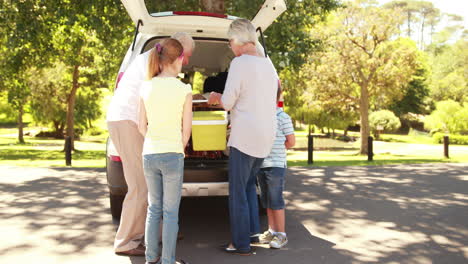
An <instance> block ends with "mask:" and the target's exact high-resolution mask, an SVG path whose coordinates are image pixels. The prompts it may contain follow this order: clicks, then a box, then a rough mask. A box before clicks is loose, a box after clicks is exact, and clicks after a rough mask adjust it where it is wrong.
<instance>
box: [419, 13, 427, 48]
mask: <svg viewBox="0 0 468 264" xmlns="http://www.w3.org/2000/svg"><path fill="white" fill-rule="evenodd" d="M425 22H426V13H423V17H422V24H421V45H420V47H419V49H421V50H424V27H425V26H426V25H425Z"/></svg>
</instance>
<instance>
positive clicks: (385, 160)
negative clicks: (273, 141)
mask: <svg viewBox="0 0 468 264" xmlns="http://www.w3.org/2000/svg"><path fill="white" fill-rule="evenodd" d="M357 152H358V150H351V151H350V150H341V151H340V150H335V151H325V150H321V151H314V153H313V154H314V157H313V160H314V163H313V164H311V165H308V164H307V151H289V152H288V166H371V165H389V164H415V163H434V162H464V163H466V162H468V153H467V154H464V155H463V154H462V155H457V156H454V157H451V158H450V159H445V158H443V157H436V156H427V155H392V154H376V155H374V160H373V161H370V162H369V161H367V156H366V155H357V154H356V153H357Z"/></svg>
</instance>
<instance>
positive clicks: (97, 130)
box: [86, 127, 104, 136]
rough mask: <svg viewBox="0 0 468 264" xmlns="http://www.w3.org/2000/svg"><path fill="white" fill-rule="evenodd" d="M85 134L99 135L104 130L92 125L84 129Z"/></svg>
mask: <svg viewBox="0 0 468 264" xmlns="http://www.w3.org/2000/svg"><path fill="white" fill-rule="evenodd" d="M86 134H87V135H90V136H100V135H102V134H104V130H102V129H100V128H97V127H92V128H89V129H87V130H86Z"/></svg>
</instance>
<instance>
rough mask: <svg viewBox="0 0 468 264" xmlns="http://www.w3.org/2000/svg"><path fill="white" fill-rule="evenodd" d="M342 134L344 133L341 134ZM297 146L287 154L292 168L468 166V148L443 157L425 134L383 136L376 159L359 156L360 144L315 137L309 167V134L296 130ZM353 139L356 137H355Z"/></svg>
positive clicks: (453, 147)
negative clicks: (433, 164) (452, 163)
mask: <svg viewBox="0 0 468 264" xmlns="http://www.w3.org/2000/svg"><path fill="white" fill-rule="evenodd" d="M340 132H341V131H340ZM295 134H296V146H295V149H294V150H290V151H288V165H289V166H353V165H358V166H363V165H388V164H414V163H434V162H463V163H468V146H460V145H450V147H449V156H450V159H445V158H444V157H443V148H442V145H441V144H434V143H433V141H432V138H431V137H429V136H425V135H381V136H382V138H383V139H384V140H385V141H390V142H383V141H374V160H373V161H371V162H369V161H367V155H358V152H359V146H360V145H359V144H360V143H359V141H358V142H343V141H338V140H334V139H329V138H318V137H314V153H313V155H314V157H313V160H314V163H313V164H311V165H308V164H307V132H306V131H297V132H296V133H295ZM353 136H355V135H354V134H353Z"/></svg>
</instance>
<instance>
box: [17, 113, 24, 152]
mask: <svg viewBox="0 0 468 264" xmlns="http://www.w3.org/2000/svg"><path fill="white" fill-rule="evenodd" d="M23 114H24V106H23V104H20V106H19V109H18V142H19V143H20V144H24V135H23V127H24V124H23Z"/></svg>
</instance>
